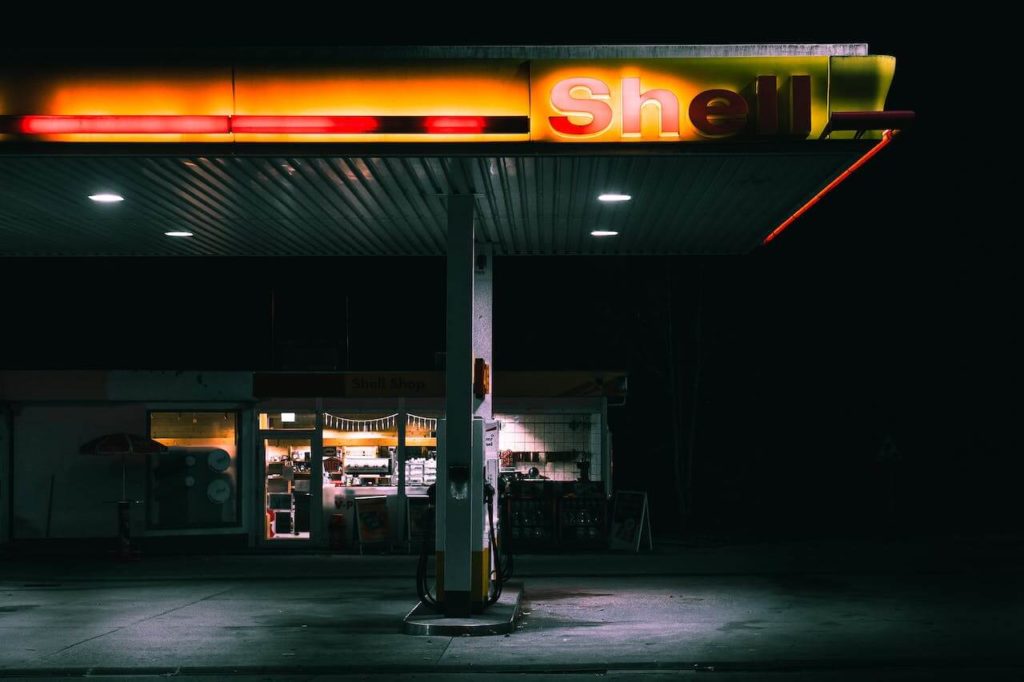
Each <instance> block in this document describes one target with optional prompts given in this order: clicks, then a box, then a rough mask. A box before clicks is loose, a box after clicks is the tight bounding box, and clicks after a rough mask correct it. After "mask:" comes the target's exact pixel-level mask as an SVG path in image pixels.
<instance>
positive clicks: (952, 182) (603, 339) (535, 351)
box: [0, 5, 1024, 538]
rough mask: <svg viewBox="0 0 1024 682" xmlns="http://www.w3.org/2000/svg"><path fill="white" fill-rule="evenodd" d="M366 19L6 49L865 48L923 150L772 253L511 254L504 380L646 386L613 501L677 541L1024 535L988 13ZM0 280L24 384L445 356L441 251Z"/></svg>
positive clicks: (36, 264) (889, 164) (871, 177)
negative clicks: (983, 26)
mask: <svg viewBox="0 0 1024 682" xmlns="http://www.w3.org/2000/svg"><path fill="white" fill-rule="evenodd" d="M235 7H236V10H237V9H238V8H239V7H241V6H235ZM254 7H255V6H254ZM346 7H347V9H348V11H347V12H341V11H339V10H330V11H328V10H327V9H325V10H322V11H321V10H318V9H310V8H305V9H301V10H300V9H299V8H298V7H296V8H293V9H292V10H291V11H283V10H282V11H280V12H276V13H274V14H272V15H271V16H258V15H257V13H256V12H255V11H250V12H245V11H239V12H238V14H237V15H235V16H232V17H226V16H225V17H219V16H218V17H212V16H209V15H208V14H207V12H208V11H209V8H206V9H195V10H187V11H186V10H184V9H182V8H180V7H175V8H173V10H174V11H171V10H168V9H167V6H166V5H165V6H161V8H162V10H163V12H164V14H162V15H160V14H159V13H158V17H159V18H158V19H153V18H148V19H145V20H144V19H141V18H140V19H138V20H134V19H133V20H132V21H131V22H129V24H125V23H124V22H125V20H124V18H123V17H122V18H121V19H119V20H118V21H119V23H117V24H110V25H107V24H104V23H103V21H102V20H100V19H98V18H97V17H95V16H93V17H88V18H85V19H83V21H82V22H79V21H77V19H76V18H72V17H67V16H64V17H63V19H62V20H60V21H56V22H51V23H47V24H45V25H44V24H41V23H40V22H39V21H38V19H35V20H33V19H32V18H29V17H26V18H21V17H18V18H16V20H13V21H11V22H9V23H8V27H9V28H10V27H12V26H17V25H19V22H20V25H22V26H24V27H25V30H24V31H20V32H17V31H16V32H13V33H12V34H11V37H12V40H11V41H10V42H8V45H11V46H16V47H27V46H33V47H39V48H43V49H47V50H50V51H53V52H58V51H60V50H62V49H65V48H71V47H73V48H78V49H83V48H84V49H104V50H118V49H121V48H127V47H147V46H148V47H186V48H187V47H212V48H231V47H236V46H244V45H272V46H284V45H306V46H308V45H342V44H348V45H360V44H364V45H371V44H372V45H381V44H531V43H536V44H562V43H565V44H614V43H676V44H680V43H738V42H786V41H794V42H846V41H849V42H868V43H870V46H871V52H872V53H875V54H891V55H894V56H895V57H896V58H897V68H896V80H895V82H894V84H893V88H892V91H891V94H890V97H889V100H888V105H887V106H888V108H890V109H913V110H915V111H916V112H917V113H918V121H917V123H916V124H915V126H914V128H913V129H912V130H911V131H909V132H907V133H906V134H904V135H901V136H900V138H899V139H898V140H897V142H896V143H894V144H893V145H891V146H890V147H889V148H888V149H887V150H885V151H884V153H882V154H880V155H879V156H878V157H876V158H875V159H874V160H872V161H871V162H870V163H869V164H868V165H867V166H865V167H864V168H863V169H862V171H861V172H859V173H857V174H855V175H854V176H853V177H851V178H850V179H849V181H848V182H846V183H845V184H844V185H842V186H841V187H840V188H839V189H838V190H837V191H835V192H834V193H832V194H831V195H830V196H829V197H828V198H827V200H826V201H824V202H823V203H821V204H819V205H818V206H816V207H815V208H814V209H812V210H811V211H810V212H809V213H808V214H807V215H805V216H804V217H803V218H801V219H800V220H799V221H798V222H797V223H796V224H794V225H793V226H792V227H791V228H790V229H789V230H788V231H787V232H786V233H785V234H784V235H783V236H781V237H780V238H779V239H778V240H776V242H774V243H773V244H772V245H771V247H770V248H768V249H765V250H764V251H763V252H759V253H755V254H752V255H749V256H744V257H729V258H642V259H640V258H600V259H597V258H576V259H568V258H515V259H513V258H507V259H499V260H498V261H497V262H496V264H495V272H496V274H495V281H496V293H495V309H494V314H495V320H496V329H495V336H494V346H495V365H496V367H497V368H499V369H588V368H595V369H596V368H606V369H625V370H627V371H628V372H629V375H630V380H629V381H630V385H629V387H630V391H629V398H628V402H627V404H626V405H625V406H624V407H620V408H615V409H613V410H612V412H611V425H612V428H613V431H614V443H615V477H616V479H615V484H616V487H619V488H624V489H640V490H648V491H649V493H650V498H651V503H652V511H653V524H654V530H655V533H656V534H662V535H666V534H670V533H671V534H680V533H681V534H684V535H685V536H687V537H690V538H698V537H735V536H753V537H779V536H787V537H788V536H833V535H877V534H891V533H894V532H895V533H899V534H915V535H930V536H936V537H938V536H942V535H946V534H950V533H958V534H972V535H973V534H979V535H983V534H990V533H1004V532H1010V531H1014V532H1017V531H1019V530H1020V523H1021V518H1022V514H1021V512H1020V503H1019V499H1020V498H1019V494H1018V492H1017V491H1018V487H1019V481H1021V480H1022V476H1021V474H1022V473H1024V466H1022V465H1021V457H1022V454H1024V448H1022V438H1021V436H1020V429H1019V428H1018V425H1019V423H1020V416H1021V414H1022V411H1021V407H1022V406H1021V401H1020V400H1019V398H1018V393H1019V387H1020V385H1021V378H1022V373H1021V371H1020V369H1021V363H1020V360H1019V352H1020V348H1021V341H1022V339H1021V333H1020V332H1019V331H1018V327H1019V323H1018V318H1019V317H1020V310H1021V306H1020V303H1019V301H1020V298H1019V296H1020V294H1019V292H1020V291H1021V290H1022V287H1021V284H1022V282H1021V274H1020V267H1019V264H1018V257H1019V253H1018V251H1017V248H1016V240H1015V234H1016V229H1017V228H1015V227H1014V225H1015V223H1016V220H1015V219H1014V218H1013V213H1012V211H1011V210H1009V209H1011V208H1012V207H1011V206H1008V205H1007V202H1006V201H1005V198H1006V197H1009V196H1012V191H1011V187H1010V185H1011V183H1012V182H1014V180H1015V179H1016V178H1015V177H1014V173H1012V172H1007V171H1006V170H1004V169H1003V166H1002V165H1001V164H1000V163H998V160H999V158H1000V156H1002V155H1003V145H1004V144H1005V143H1004V142H1003V141H1004V140H1008V139H1012V135H1013V132H1012V127H1013V122H1012V118H1011V117H1009V116H1004V115H1003V114H1002V110H1001V109H999V108H998V107H995V108H992V109H991V110H989V109H988V108H986V106H985V105H984V102H987V101H991V97H993V96H994V95H993V93H997V92H1001V91H1000V90H997V89H994V88H993V86H992V83H991V82H990V81H991V80H994V79H995V78H996V77H1005V75H1004V76H999V73H998V69H997V68H995V58H994V57H993V56H992V55H991V54H990V53H989V51H988V49H987V48H986V47H985V46H984V45H983V43H982V41H981V40H980V39H975V38H973V36H975V35H978V34H977V33H976V27H974V26H971V25H969V21H968V20H967V19H965V18H963V17H961V18H960V19H958V21H959V22H960V23H959V24H957V25H954V24H953V23H952V22H947V23H940V21H941V20H942V17H936V16H928V17H925V16H922V15H918V14H913V13H909V12H908V13H906V15H903V16H900V15H898V14H893V13H891V12H890V13H887V14H882V13H880V12H879V13H872V12H867V11H852V10H851V11H849V12H841V13H840V12H836V13H833V14H831V15H826V14H823V12H822V10H821V7H820V6H818V7H815V6H810V7H807V8H793V11H791V12H790V16H787V15H786V13H785V12H781V11H779V10H777V9H773V11H771V12H764V13H763V16H759V15H757V14H756V13H746V14H743V13H739V12H736V11H734V10H730V9H729V8H727V7H725V6H722V7H705V8H704V9H703V10H701V11H697V10H695V9H693V8H691V7H686V6H679V5H674V6H672V7H671V9H666V8H665V7H658V6H651V7H641V6H637V7H627V8H623V9H622V10H621V11H620V12H619V13H618V14H615V13H611V12H606V11H598V10H596V9H592V8H588V7H578V8H575V9H574V11H573V12H572V14H573V16H572V17H571V18H567V17H558V18H552V19H543V18H541V17H540V16H539V14H540V12H541V11H542V10H541V9H539V8H536V7H525V6H514V5H502V6H477V7H468V8H459V7H457V6H451V5H444V6H439V9H438V10H437V11H436V12H433V13H428V15H427V16H422V15H416V16H411V15H406V14H404V13H403V11H402V10H399V9H398V7H397V6H396V7H393V8H389V7H388V6H387V5H381V6H379V7H366V8H358V9H353V8H352V7H351V6H350V5H349V6H346ZM588 12H590V15H588V14H587V13H588ZM391 14H394V15H396V16H395V17H393V16H390V15H391ZM527 15H529V16H527ZM141 16H142V14H141V13H140V17H141ZM145 16H147V17H148V16H150V15H148V14H147V15H145ZM384 16H387V19H385V18H384ZM132 22H134V23H132ZM125 25H130V26H131V28H127V29H126V28H124V26H125ZM15 34H16V35H15ZM1003 87H1004V88H1005V87H1008V86H1003ZM986 98H987V99H986ZM126 283H130V285H126ZM0 287H2V290H3V292H4V296H3V300H4V304H3V310H4V312H3V319H4V324H3V331H2V334H0V344H2V346H0V348H2V351H3V352H2V354H0V358H2V359H0V366H3V367H6V368H110V367H121V368H168V369H179V368H201V369H269V368H285V367H292V368H298V367H311V368H312V367H315V368H324V367H329V368H337V369H354V370H358V369H430V368H433V367H434V362H435V353H436V352H438V351H441V350H443V348H444V325H443V302H444V279H443V261H442V260H441V259H430V258H421V259H400V258H386V259H384V258H380V259H327V258H323V259H276V260H260V259H246V260H243V259H209V260H203V261H201V262H192V261H188V260H182V259H176V260H161V259H145V260H135V259H121V260H103V259H89V260H74V259H65V260H27V259H4V260H0ZM325 294H326V295H327V296H329V297H330V298H332V299H333V300H335V301H337V304H336V307H330V306H326V305H325V304H324V303H323V300H324V295H325ZM271 301H273V309H274V311H275V313H274V315H273V323H272V322H271V312H270V311H271ZM346 302H347V305H346ZM346 308H347V312H346ZM125 328H128V329H131V330H137V332H133V333H119V332H116V331H113V330H120V329H125ZM698 372H699V381H698V380H697V376H698ZM695 386H697V388H696V390H695ZM497 390H498V391H499V392H500V390H501V388H500V386H497ZM886 435H888V436H890V437H891V438H892V439H893V440H894V442H895V444H896V447H897V449H898V451H899V453H900V458H899V459H898V461H896V462H886V461H879V457H878V455H879V451H880V448H881V445H882V442H883V440H884V438H885V437H886ZM687 484H689V488H688V489H689V490H690V494H681V490H683V489H686V486H687Z"/></svg>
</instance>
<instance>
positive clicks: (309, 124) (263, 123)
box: [231, 116, 380, 134]
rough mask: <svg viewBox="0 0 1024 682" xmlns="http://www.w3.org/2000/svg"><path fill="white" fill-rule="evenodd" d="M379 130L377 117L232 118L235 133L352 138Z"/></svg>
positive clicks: (232, 127)
mask: <svg viewBox="0 0 1024 682" xmlns="http://www.w3.org/2000/svg"><path fill="white" fill-rule="evenodd" d="M379 127H380V120H379V119H378V118H377V117H376V116H235V117H234V118H232V119H231V130H232V131H233V132H236V133H280V134H284V133H300V134H317V133H323V134H331V133H335V134H344V133H347V134H354V133H372V132H375V131H376V130H377V128H379Z"/></svg>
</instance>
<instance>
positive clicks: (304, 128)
mask: <svg viewBox="0 0 1024 682" xmlns="http://www.w3.org/2000/svg"><path fill="white" fill-rule="evenodd" d="M0 119H2V120H0V123H2V124H4V125H0V130H6V131H11V132H15V133H20V134H22V135H60V134H70V133H99V134H106V135H117V134H139V133H143V134H152V135H161V134H182V133H192V134H205V133H270V134H300V135H301V134H308V135H322V134H328V135H330V134H335V135H339V134H340V135H374V134H396V133H397V134H413V135H415V134H421V135H459V134H462V135H480V134H488V133H491V134H508V133H522V134H526V133H529V132H530V118H529V117H528V116H12V117H0Z"/></svg>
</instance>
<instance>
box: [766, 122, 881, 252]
mask: <svg viewBox="0 0 1024 682" xmlns="http://www.w3.org/2000/svg"><path fill="white" fill-rule="evenodd" d="M893 134H894V133H893V131H891V130H886V131H885V132H884V133H882V140H881V142H879V143H878V144H876V145H875V146H874V147H872V148H871V149H869V150H868V151H867V153H866V154H864V156H862V157H860V158H859V159H857V160H856V161H854V162H853V165H851V166H850V167H849V168H847V169H846V170H844V171H843V172H842V173H840V174H839V177H837V178H836V179H835V180H833V181H832V182H830V183H828V184H827V185H825V188H824V189H822V190H821V191H820V192H818V193H817V194H815V195H814V196H813V197H812V198H811V200H810V201H808V202H807V203H806V204H804V205H803V206H801V207H800V208H798V209H797V211H796V213H794V214H793V215H791V216H789V217H788V218H786V220H785V221H783V223H782V224H781V225H779V226H778V227H776V228H775V229H774V230H772V231H771V234H769V235H768V236H767V237H765V238H764V241H762V242H761V245H762V246H764V245H765V244H767V243H768V242H770V241H771V240H773V239H775V238H776V237H778V236H779V234H781V233H782V231H783V230H785V229H786V228H787V227H789V226H790V225H792V224H793V223H794V222H796V220H797V218H799V217H800V216H802V215H803V214H804V213H807V211H809V210H810V209H811V207H812V206H814V205H815V204H816V203H818V202H819V201H821V200H822V198H824V196H825V195H826V194H828V193H829V192H831V191H832V190H834V189H835V188H836V187H838V186H839V184H840V183H841V182H843V180H845V179H846V178H848V177H850V176H851V175H853V172H854V171H855V170H857V169H858V168H860V167H861V166H863V165H864V164H865V163H867V162H868V161H870V160H871V157H873V156H874V155H875V154H877V153H878V152H880V151H882V150H883V149H885V147H886V145H888V144H889V143H890V142H892V138H893Z"/></svg>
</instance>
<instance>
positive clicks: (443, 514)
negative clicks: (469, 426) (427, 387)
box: [416, 418, 512, 616]
mask: <svg viewBox="0 0 1024 682" xmlns="http://www.w3.org/2000/svg"><path fill="white" fill-rule="evenodd" d="M489 427H490V428H489ZM487 434H490V436H491V437H490V439H489V440H490V442H488V439H487ZM496 440H497V423H496V422H493V421H491V422H489V423H488V422H486V421H485V420H484V419H481V418H474V420H473V453H472V454H473V456H472V457H471V459H470V466H462V465H452V466H449V465H448V461H447V458H445V456H444V454H445V445H446V439H445V423H444V420H439V421H438V428H437V446H438V475H437V483H435V484H434V485H432V486H430V488H429V489H428V491H427V497H428V500H427V523H426V526H427V528H430V529H434V530H435V533H434V534H433V537H431V534H430V533H429V532H428V533H427V534H425V537H424V540H423V545H422V547H421V548H420V555H419V561H418V562H417V569H416V593H417V595H418V596H419V598H420V601H422V602H424V603H426V604H429V605H431V606H433V607H434V608H436V609H438V610H441V611H443V612H444V613H445V615H448V616H463V615H468V614H467V613H465V612H466V610H467V609H466V606H467V602H468V607H469V608H468V611H469V612H472V613H480V612H482V611H483V610H484V609H485V608H486V607H488V606H490V605H491V604H493V603H495V602H496V601H497V600H498V599H499V598H500V597H501V588H502V585H503V584H504V583H505V582H506V581H507V580H508V579H509V578H510V577H511V568H512V560H511V557H510V556H509V555H507V553H506V552H505V551H504V542H502V540H503V534H502V531H501V529H500V528H499V527H498V525H497V521H496V519H497V518H498V517H499V515H498V514H497V513H496V512H497V505H498V503H499V495H498V492H497V484H498V457H497V447H496ZM460 512H461V514H460ZM449 514H451V515H452V516H451V517H449V516H448V515H449ZM455 515H458V516H455ZM431 547H433V550H434V554H435V564H436V567H437V568H436V578H435V582H436V585H435V588H434V591H433V592H431V590H430V585H429V578H428V577H427V568H428V564H429V554H430V550H431ZM460 559H461V560H460Z"/></svg>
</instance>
